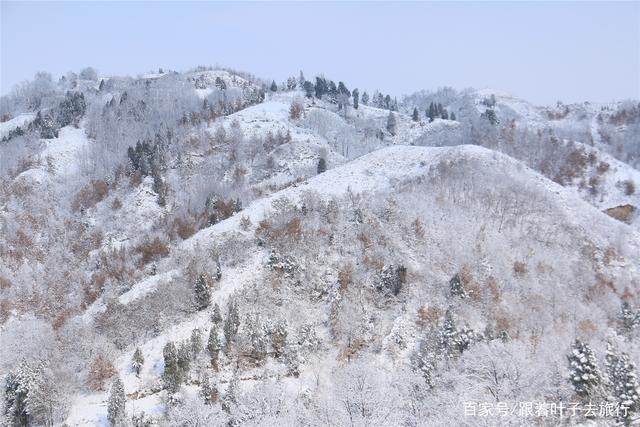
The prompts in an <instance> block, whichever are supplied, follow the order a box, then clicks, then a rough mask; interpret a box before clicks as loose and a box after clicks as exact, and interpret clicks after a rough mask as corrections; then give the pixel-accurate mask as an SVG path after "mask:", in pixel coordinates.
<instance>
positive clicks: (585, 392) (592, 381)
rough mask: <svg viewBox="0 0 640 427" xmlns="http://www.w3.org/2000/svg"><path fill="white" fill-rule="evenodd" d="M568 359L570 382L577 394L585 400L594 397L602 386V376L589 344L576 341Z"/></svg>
mask: <svg viewBox="0 0 640 427" xmlns="http://www.w3.org/2000/svg"><path fill="white" fill-rule="evenodd" d="M567 359H568V360H569V382H570V383H571V385H572V386H573V389H574V390H575V392H576V394H577V395H578V396H580V397H583V398H588V397H590V396H593V395H594V394H595V393H596V391H597V389H598V388H599V387H600V386H601V384H602V374H601V372H600V369H599V368H598V361H597V359H596V356H595V354H594V353H593V350H591V347H590V346H589V344H587V343H584V342H582V341H580V340H579V339H576V341H575V342H574V343H573V345H572V346H571V353H570V354H569V355H568V356H567Z"/></svg>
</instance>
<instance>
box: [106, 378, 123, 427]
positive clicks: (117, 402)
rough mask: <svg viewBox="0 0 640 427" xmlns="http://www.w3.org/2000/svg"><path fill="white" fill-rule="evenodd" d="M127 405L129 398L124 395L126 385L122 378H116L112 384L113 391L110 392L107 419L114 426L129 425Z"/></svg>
mask: <svg viewBox="0 0 640 427" xmlns="http://www.w3.org/2000/svg"><path fill="white" fill-rule="evenodd" d="M126 403H127V397H126V396H125V394H124V385H123V384H122V380H120V377H116V378H115V379H114V380H113V382H112V383H111V391H110V392H109V401H108V404H107V419H108V420H109V423H110V424H111V425H112V426H114V427H117V426H126V425H127V420H126V410H125V405H126Z"/></svg>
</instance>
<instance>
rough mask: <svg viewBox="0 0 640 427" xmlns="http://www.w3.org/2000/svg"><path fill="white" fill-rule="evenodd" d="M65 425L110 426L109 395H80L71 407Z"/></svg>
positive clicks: (72, 426) (73, 426) (71, 426)
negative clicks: (108, 414) (108, 417)
mask: <svg viewBox="0 0 640 427" xmlns="http://www.w3.org/2000/svg"><path fill="white" fill-rule="evenodd" d="M65 424H66V425H68V426H69V427H76V426H78V427H79V426H100V427H102V426H104V427H108V426H109V421H108V420H107V393H95V394H89V395H80V396H78V397H77V398H76V400H75V401H74V402H73V404H72V405H71V409H70V410H69V415H68V417H67V420H66V421H65Z"/></svg>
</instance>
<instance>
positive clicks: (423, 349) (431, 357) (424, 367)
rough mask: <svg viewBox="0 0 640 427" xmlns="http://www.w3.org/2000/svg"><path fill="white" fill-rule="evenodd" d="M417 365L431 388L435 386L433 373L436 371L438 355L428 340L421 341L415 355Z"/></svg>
mask: <svg viewBox="0 0 640 427" xmlns="http://www.w3.org/2000/svg"><path fill="white" fill-rule="evenodd" d="M414 363H415V367H416V369H417V370H418V372H420V375H421V376H422V378H423V379H424V381H425V382H426V383H427V386H428V387H429V388H432V387H433V373H434V371H435V363H436V357H435V354H433V352H432V351H431V349H430V348H429V346H428V345H427V342H426V341H422V342H420V346H419V347H418V351H417V353H416V355H415V362H414Z"/></svg>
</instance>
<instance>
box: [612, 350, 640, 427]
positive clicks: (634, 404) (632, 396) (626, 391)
mask: <svg viewBox="0 0 640 427" xmlns="http://www.w3.org/2000/svg"><path fill="white" fill-rule="evenodd" d="M605 367H606V369H607V377H608V382H609V385H610V386H611V391H612V394H613V398H614V400H615V401H616V402H617V403H618V404H619V405H620V409H621V411H620V418H621V420H626V421H629V420H631V418H632V415H633V414H634V413H635V412H637V411H638V409H640V384H639V383H638V379H637V376H636V372H635V365H634V364H633V363H632V362H631V361H630V360H629V356H628V355H627V354H625V353H621V354H619V355H618V354H617V353H616V351H615V349H614V347H613V345H612V344H611V343H608V344H607V355H606V357H605Z"/></svg>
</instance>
